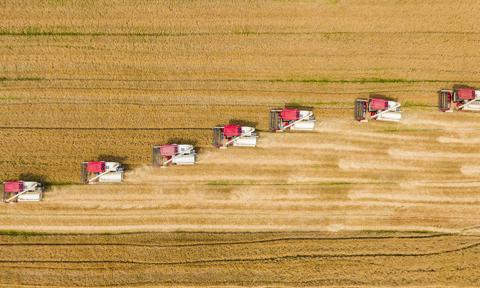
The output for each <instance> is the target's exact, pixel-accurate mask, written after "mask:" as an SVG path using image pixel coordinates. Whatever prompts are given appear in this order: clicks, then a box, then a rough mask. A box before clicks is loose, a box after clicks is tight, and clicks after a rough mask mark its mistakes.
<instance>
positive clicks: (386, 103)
mask: <svg viewBox="0 0 480 288" xmlns="http://www.w3.org/2000/svg"><path fill="white" fill-rule="evenodd" d="M400 106H401V105H400V103H399V102H397V101H393V100H389V99H383V98H375V97H374V98H370V99H362V98H357V99H355V110H354V117H355V120H357V121H360V122H368V119H371V120H378V121H390V122H399V121H400V120H401V119H402V111H401V110H400Z"/></svg>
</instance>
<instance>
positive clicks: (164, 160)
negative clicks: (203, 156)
mask: <svg viewBox="0 0 480 288" xmlns="http://www.w3.org/2000/svg"><path fill="white" fill-rule="evenodd" d="M196 160H197V154H196V152H195V149H194V147H193V145H189V144H165V145H154V146H153V149H152V164H153V166H160V167H162V168H164V167H167V166H169V165H193V164H195V162H196Z"/></svg>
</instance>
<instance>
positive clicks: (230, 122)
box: [219, 119, 258, 128]
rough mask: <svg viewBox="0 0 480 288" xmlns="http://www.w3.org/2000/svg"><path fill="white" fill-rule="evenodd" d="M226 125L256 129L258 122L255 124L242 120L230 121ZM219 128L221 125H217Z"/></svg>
mask: <svg viewBox="0 0 480 288" xmlns="http://www.w3.org/2000/svg"><path fill="white" fill-rule="evenodd" d="M228 124H232V125H240V126H248V127H253V128H255V127H257V125H258V122H255V121H248V120H243V119H230V121H229V122H228ZM219 126H221V125H219Z"/></svg>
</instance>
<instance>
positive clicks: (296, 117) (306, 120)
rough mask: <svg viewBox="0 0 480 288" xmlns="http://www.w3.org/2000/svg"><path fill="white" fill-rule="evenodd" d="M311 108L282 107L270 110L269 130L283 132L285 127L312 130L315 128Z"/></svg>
mask: <svg viewBox="0 0 480 288" xmlns="http://www.w3.org/2000/svg"><path fill="white" fill-rule="evenodd" d="M315 121H316V120H315V115H314V114H313V111H312V108H307V107H304V108H301V109H298V108H288V107H286V108H283V109H272V110H270V131H272V132H283V131H286V130H287V129H290V130H300V131H312V130H313V129H315Z"/></svg>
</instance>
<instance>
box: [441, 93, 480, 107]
mask: <svg viewBox="0 0 480 288" xmlns="http://www.w3.org/2000/svg"><path fill="white" fill-rule="evenodd" d="M438 109H439V110H440V111H442V112H453V110H454V109H455V110H457V111H480V90H475V89H473V88H471V87H457V88H456V87H454V88H453V90H440V91H438Z"/></svg>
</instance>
